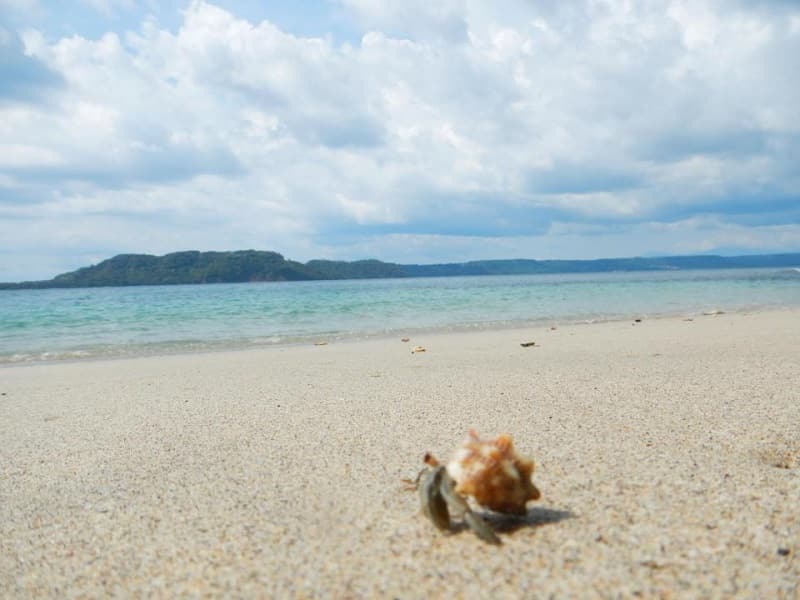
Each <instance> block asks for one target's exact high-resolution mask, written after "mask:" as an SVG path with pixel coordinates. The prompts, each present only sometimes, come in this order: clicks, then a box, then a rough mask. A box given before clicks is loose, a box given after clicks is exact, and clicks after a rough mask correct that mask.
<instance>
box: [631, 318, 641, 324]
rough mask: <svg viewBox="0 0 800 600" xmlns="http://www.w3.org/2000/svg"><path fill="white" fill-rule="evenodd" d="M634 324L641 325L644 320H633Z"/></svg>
mask: <svg viewBox="0 0 800 600" xmlns="http://www.w3.org/2000/svg"><path fill="white" fill-rule="evenodd" d="M633 322H634V323H641V322H642V320H641V319H634V320H633Z"/></svg>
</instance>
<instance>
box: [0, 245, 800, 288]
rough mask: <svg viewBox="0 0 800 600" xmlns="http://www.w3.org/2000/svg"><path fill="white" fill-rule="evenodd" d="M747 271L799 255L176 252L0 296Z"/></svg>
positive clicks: (783, 264)
mask: <svg viewBox="0 0 800 600" xmlns="http://www.w3.org/2000/svg"><path fill="white" fill-rule="evenodd" d="M741 267H777V268H787V267H800V254H770V255H751V256H667V257H658V258H608V259H597V260H527V259H515V260H483V261H472V262H465V263H445V264H434V265H400V264H395V263H385V262H381V261H378V260H359V261H354V262H344V261H330V260H311V261H309V262H307V263H300V262H296V261H293V260H286V259H285V258H284V257H283V256H282V255H280V254H278V253H277V252H265V251H258V250H240V251H236V252H198V251H188V252H175V253H172V254H167V255H165V256H151V255H149V254H120V255H118V256H115V257H114V258H109V259H108V260H104V261H103V262H101V263H99V264H97V265H92V266H90V267H84V268H82V269H78V270H77V271H72V272H70V273H64V274H62V275H58V276H57V277H54V278H53V279H50V280H47V281H27V282H22V283H0V289H32V288H68V287H100V286H129V285H177V284H187V283H240V282H251V281H303V280H314V279H375V278H386V277H446V276H454V275H517V274H532V273H596V272H609V271H652V270H674V269H719V268H741Z"/></svg>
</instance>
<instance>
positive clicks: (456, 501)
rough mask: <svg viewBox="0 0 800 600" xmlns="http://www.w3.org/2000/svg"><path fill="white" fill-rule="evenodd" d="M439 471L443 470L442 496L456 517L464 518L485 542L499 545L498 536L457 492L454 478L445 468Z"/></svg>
mask: <svg viewBox="0 0 800 600" xmlns="http://www.w3.org/2000/svg"><path fill="white" fill-rule="evenodd" d="M438 469H442V471H443V474H442V476H441V477H442V481H441V486H440V488H441V495H442V496H443V497H444V500H445V501H446V503H447V505H448V506H449V507H450V510H451V511H452V512H453V514H454V515H457V516H462V515H463V517H464V521H465V522H466V524H467V525H469V528H470V529H472V531H474V532H475V535H477V536H478V537H479V538H481V539H482V540H483V541H484V542H488V543H490V544H499V543H500V538H499V537H497V534H496V533H495V532H494V531H492V528H491V527H489V526H488V525H487V524H486V523H484V522H483V519H481V518H480V517H479V516H478V515H476V514H475V513H474V512H472V510H471V509H470V507H469V504H467V501H466V500H464V498H462V497H461V496H460V495H459V494H458V493H457V492H456V491H455V485H456V483H455V481H453V479H452V477H450V475H449V474H448V473H447V471H446V470H445V469H444V468H443V467H438Z"/></svg>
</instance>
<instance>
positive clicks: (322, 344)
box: [314, 340, 328, 346]
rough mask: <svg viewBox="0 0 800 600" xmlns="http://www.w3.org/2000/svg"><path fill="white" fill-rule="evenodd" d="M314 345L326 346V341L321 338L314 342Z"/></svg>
mask: <svg viewBox="0 0 800 600" xmlns="http://www.w3.org/2000/svg"><path fill="white" fill-rule="evenodd" d="M314 345H315V346H327V345H328V342H326V341H325V340H321V341H319V342H314Z"/></svg>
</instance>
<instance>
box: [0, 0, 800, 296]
mask: <svg viewBox="0 0 800 600" xmlns="http://www.w3.org/2000/svg"><path fill="white" fill-rule="evenodd" d="M249 248H254V249H260V250H275V251H278V252H280V253H282V254H283V255H284V256H286V257H287V258H291V259H295V260H301V261H305V260H309V259H312V258H330V259H343V260H355V259H363V258H377V259H381V260H387V261H394V262H401V263H434V262H461V261H466V260H474V259H490V258H543V259H544V258H547V259H551V258H595V257H621V256H653V255H675V254H700V253H719V254H728V255H730V254H755V253H773V252H797V251H800V2H798V1H796V0H795V1H791V0H784V1H779V0H774V1H767V0H728V1H722V0H719V1H717V0H664V1H658V0H648V1H644V2H633V1H627V0H613V1H601V0H585V1H582V0H574V1H566V2H552V1H550V0H546V1H544V0H542V1H539V0H494V1H493V2H485V1H484V0H440V1H437V2H430V1H429V0H304V1H302V2H298V1H296V0H275V1H270V0H262V1H260V2H259V1H256V0H208V1H203V0H59V1H56V0H52V1H45V0H0V281H20V280H29V279H45V278H50V277H52V276H54V275H56V274H58V273H62V272H65V271H70V270H73V269H75V268H78V267H82V266H86V265H89V264H95V263H97V262H99V261H101V260H103V259H105V258H108V257H111V256H113V255H115V254H120V253H128V252H134V253H149V254H165V253H168V252H173V251H178V250H189V249H198V250H238V249H249Z"/></svg>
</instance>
